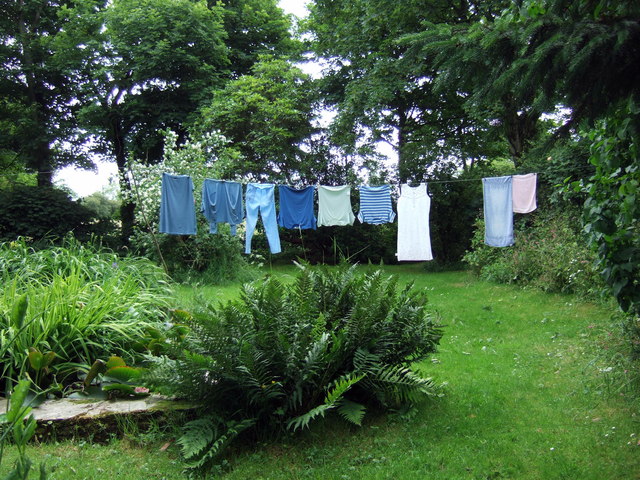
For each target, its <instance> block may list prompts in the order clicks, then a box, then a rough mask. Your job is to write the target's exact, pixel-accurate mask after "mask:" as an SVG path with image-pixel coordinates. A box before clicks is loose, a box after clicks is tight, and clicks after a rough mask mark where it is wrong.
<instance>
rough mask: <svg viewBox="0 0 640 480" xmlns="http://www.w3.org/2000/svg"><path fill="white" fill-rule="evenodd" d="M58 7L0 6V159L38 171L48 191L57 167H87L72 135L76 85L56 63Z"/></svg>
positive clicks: (36, 1)
mask: <svg viewBox="0 0 640 480" xmlns="http://www.w3.org/2000/svg"><path fill="white" fill-rule="evenodd" d="M76 3H81V2H74V1H70V2H66V4H67V5H70V6H73V5H75V4H76ZM61 8H62V4H61V2H55V1H41V0H16V1H13V2H2V6H1V7H0V58H1V60H0V92H1V98H2V100H0V156H2V158H4V159H6V160H7V162H9V163H10V164H12V165H16V164H19V165H21V166H24V167H26V168H27V169H28V170H31V171H34V172H38V175H37V179H38V185H40V186H51V183H52V177H53V171H54V170H55V169H56V168H59V167H61V166H64V165H68V164H71V163H80V164H84V165H86V164H87V158H86V157H85V156H84V155H83V153H82V152H81V151H80V149H79V146H80V145H81V143H82V139H81V138H79V137H78V136H77V135H76V132H75V126H76V123H75V120H76V117H75V113H76V110H77V102H75V98H77V94H78V92H77V88H76V87H77V85H76V84H75V83H74V82H73V80H72V78H70V77H69V72H68V71H67V70H66V68H65V66H64V64H62V63H60V62H59V54H60V53H61V50H60V47H61V45H60V44H59V43H58V39H59V37H60V35H61V34H62V33H63V31H64V29H65V27H66V20H65V19H63V18H60V17H59V15H58V14H59V12H60V9H61Z"/></svg>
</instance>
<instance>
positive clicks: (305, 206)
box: [278, 185, 316, 230]
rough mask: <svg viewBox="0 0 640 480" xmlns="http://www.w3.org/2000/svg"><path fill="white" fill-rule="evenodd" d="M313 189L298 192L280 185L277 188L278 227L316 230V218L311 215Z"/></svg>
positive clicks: (306, 188) (303, 189) (307, 188)
mask: <svg viewBox="0 0 640 480" xmlns="http://www.w3.org/2000/svg"><path fill="white" fill-rule="evenodd" d="M314 191H315V188H314V187H305V188H302V189H300V190H298V189H296V188H292V187H287V186H284V185H281V186H279V187H278V192H279V194H280V211H279V212H278V225H280V226H281V227H284V228H300V229H309V228H313V229H314V230H315V229H316V217H315V215H314V214H313V192H314Z"/></svg>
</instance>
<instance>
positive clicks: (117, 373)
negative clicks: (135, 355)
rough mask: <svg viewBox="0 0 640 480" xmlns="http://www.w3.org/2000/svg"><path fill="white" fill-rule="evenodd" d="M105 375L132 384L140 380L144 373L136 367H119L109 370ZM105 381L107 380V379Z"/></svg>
mask: <svg viewBox="0 0 640 480" xmlns="http://www.w3.org/2000/svg"><path fill="white" fill-rule="evenodd" d="M104 375H105V377H109V378H112V379H115V380H117V381H119V382H130V381H132V380H137V379H139V378H140V377H141V376H142V371H141V370H140V369H139V368H135V367H126V366H118V367H112V368H109V369H108V370H107V371H106V372H105V374H104ZM105 380H107V379H106V378H105Z"/></svg>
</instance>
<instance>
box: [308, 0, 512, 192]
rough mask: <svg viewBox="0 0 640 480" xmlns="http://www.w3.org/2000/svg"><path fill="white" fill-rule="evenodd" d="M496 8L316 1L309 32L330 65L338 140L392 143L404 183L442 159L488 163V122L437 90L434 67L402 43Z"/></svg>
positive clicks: (329, 93) (432, 0)
mask: <svg viewBox="0 0 640 480" xmlns="http://www.w3.org/2000/svg"><path fill="white" fill-rule="evenodd" d="M499 3H500V2H491V3H490V6H491V8H496V7H495V4H499ZM491 8H489V9H487V5H486V2H475V3H474V2H471V3H469V2H459V3H458V2H450V1H445V0H413V1H410V2H402V3H401V4H400V3H398V2H392V1H389V0H376V1H365V0H359V1H348V2H347V1H325V0H319V1H317V2H315V3H314V4H313V5H312V6H311V14H310V19H309V22H308V23H307V25H306V27H307V30H308V31H309V32H311V33H312V35H313V41H312V43H311V48H312V49H313V51H314V53H315V55H316V56H317V57H319V58H322V59H323V61H324V62H326V63H327V64H328V69H327V70H328V72H327V75H326V77H325V80H324V92H325V94H326V101H327V103H328V104H330V105H336V106H337V109H338V116H337V120H336V122H335V124H334V138H335V139H336V140H337V141H338V143H340V144H342V145H352V146H356V145H358V144H361V143H363V142H365V143H369V144H373V143H375V142H377V141H385V142H387V143H389V144H391V145H392V146H393V147H394V148H395V149H396V151H397V153H398V157H399V165H398V173H399V178H400V180H401V181H405V180H406V179H407V178H409V177H410V176H412V175H411V173H412V172H415V171H417V170H419V169H421V168H423V167H425V168H426V167H428V166H430V165H431V164H433V162H435V161H443V160H445V159H447V158H455V160H456V161H460V160H459V159H460V158H462V159H463V161H462V162H461V165H460V166H462V167H464V166H465V165H468V164H467V163H466V162H464V160H468V161H469V164H471V163H473V162H474V161H475V160H477V159H479V158H482V157H483V156H484V155H485V153H484V152H482V151H481V149H479V148H478V145H477V144H478V143H479V144H486V143H487V141H488V139H485V138H483V137H484V136H485V135H486V134H487V133H488V132H489V130H490V128H489V127H490V125H489V123H488V122H487V120H486V119H484V118H482V116H480V115H475V114H474V112H470V111H468V110H466V109H465V105H464V102H463V96H462V95H461V94H460V92H459V91H457V90H456V89H451V90H449V91H448V92H444V93H443V92H441V91H440V92H438V91H436V90H435V89H434V80H435V77H436V74H437V71H436V69H435V68H434V65H433V63H432V62H430V60H429V59H427V60H426V61H425V59H424V58H422V59H421V60H420V61H419V62H415V61H412V59H411V58H409V57H407V52H408V49H409V47H408V46H407V45H406V44H405V43H403V42H402V39H404V38H405V37H406V36H407V35H409V34H415V33H417V32H420V31H422V29H423V24H424V23H425V22H449V23H452V24H461V23H468V22H470V21H472V20H473V19H474V18H479V16H480V15H483V14H484V13H485V12H486V11H487V10H489V11H491ZM463 93H464V92H463Z"/></svg>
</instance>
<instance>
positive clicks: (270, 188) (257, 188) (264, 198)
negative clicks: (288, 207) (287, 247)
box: [244, 183, 281, 253]
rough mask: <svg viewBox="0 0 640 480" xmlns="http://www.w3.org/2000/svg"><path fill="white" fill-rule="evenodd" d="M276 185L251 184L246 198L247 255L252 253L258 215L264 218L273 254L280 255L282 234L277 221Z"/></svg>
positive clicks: (265, 229)
mask: <svg viewBox="0 0 640 480" xmlns="http://www.w3.org/2000/svg"><path fill="white" fill-rule="evenodd" d="M274 189H275V185H274V184H272V183H249V184H247V193H246V198H245V203H246V208H247V236H246V238H245V249H244V251H245V253H251V239H252V238H253V232H254V231H255V229H256V224H257V223H258V213H259V214H260V215H261V216H262V223H263V224H264V231H265V233H266V234H267V240H268V241H269V249H270V250H271V253H280V251H281V250H280V234H279V233H278V223H277V221H276V201H275V198H274V194H273V192H274Z"/></svg>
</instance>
